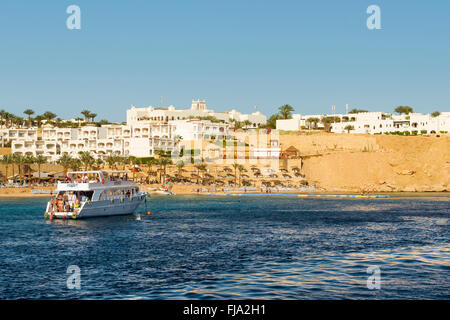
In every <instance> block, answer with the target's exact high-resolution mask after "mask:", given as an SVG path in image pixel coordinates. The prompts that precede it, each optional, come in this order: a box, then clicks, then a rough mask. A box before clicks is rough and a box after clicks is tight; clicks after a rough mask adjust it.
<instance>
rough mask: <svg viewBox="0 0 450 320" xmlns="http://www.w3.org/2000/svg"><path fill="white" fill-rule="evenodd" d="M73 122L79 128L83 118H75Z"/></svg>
mask: <svg viewBox="0 0 450 320" xmlns="http://www.w3.org/2000/svg"><path fill="white" fill-rule="evenodd" d="M75 121H77V123H78V126H79V127H80V126H81V121H83V118H80V117H77V118H75Z"/></svg>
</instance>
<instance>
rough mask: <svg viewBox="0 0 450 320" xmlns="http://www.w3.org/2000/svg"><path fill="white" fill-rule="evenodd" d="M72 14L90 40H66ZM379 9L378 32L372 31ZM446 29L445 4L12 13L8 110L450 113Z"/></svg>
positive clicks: (193, 0)
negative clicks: (372, 9)
mask: <svg viewBox="0 0 450 320" xmlns="http://www.w3.org/2000/svg"><path fill="white" fill-rule="evenodd" d="M71 4H76V5H79V6H80V8H81V27H82V29H81V30H68V29H67V28H66V19H67V17H68V16H69V15H68V14H67V13H66V8H67V7H68V6H69V5H71ZM371 4H377V5H379V6H380V7H381V24H382V30H374V31H370V30H368V29H367V27H366V19H367V17H368V15H367V14H366V8H367V7H368V6H369V5H371ZM449 15H450V1H448V0H434V1H407V0H396V1H392V0H390V1H380V0H371V1H365V0H345V1H336V0H328V1H324V0H315V1H312V0H311V1H301V0H292V1H283V0H277V1H274V0H273V1H265V0H259V1H256V0H252V1H250V0H224V1H215V0H205V1H203V0H201V1H198V0H183V1H175V0H170V1H162V0H158V1H100V0H96V1H94V0H89V1H87V0H83V1H64V0H54V1H24V0H2V1H1V3H0V58H1V59H0V108H3V109H6V110H7V111H9V112H13V113H16V114H22V112H23V110H24V109H26V108H29V107H30V108H32V109H34V110H35V111H36V112H38V113H41V112H44V111H47V110H49V111H53V112H55V113H57V114H58V116H60V117H62V118H71V117H75V116H79V113H78V112H79V111H81V110H82V108H84V107H86V108H88V109H90V110H91V111H93V112H96V113H97V114H98V115H99V116H98V117H97V120H100V119H104V118H106V119H108V120H114V121H124V120H125V110H126V109H127V108H129V106H130V105H131V104H134V105H136V106H138V107H143V106H148V105H153V106H159V105H160V96H163V97H164V104H165V105H168V104H173V105H174V106H175V107H177V108H187V107H189V106H190V102H191V99H193V98H201V99H206V100H207V105H208V107H209V108H214V109H215V110H217V111H224V110H229V109H231V108H236V109H238V110H240V111H242V112H251V111H253V106H254V105H255V104H256V105H257V106H258V108H259V110H260V111H262V112H263V113H265V114H266V115H268V116H269V115H270V114H272V113H274V112H276V109H277V108H278V106H280V105H282V104H286V103H289V104H291V105H292V106H294V108H295V111H296V112H297V113H303V114H306V113H326V112H331V105H332V104H334V105H336V106H337V109H336V111H337V112H344V111H345V104H346V103H349V104H350V107H358V108H365V109H368V110H371V111H392V110H393V108H394V107H395V106H398V105H410V106H412V107H413V108H414V109H415V111H417V112H432V111H434V110H440V111H450V99H449V98H450V19H449Z"/></svg>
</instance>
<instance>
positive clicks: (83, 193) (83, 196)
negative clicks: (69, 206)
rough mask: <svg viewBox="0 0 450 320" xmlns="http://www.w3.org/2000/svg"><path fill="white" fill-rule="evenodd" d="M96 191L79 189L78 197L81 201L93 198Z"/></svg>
mask: <svg viewBox="0 0 450 320" xmlns="http://www.w3.org/2000/svg"><path fill="white" fill-rule="evenodd" d="M93 194H94V191H77V198H78V199H79V200H81V201H83V199H84V200H92V195H93Z"/></svg>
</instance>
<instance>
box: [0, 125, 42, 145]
mask: <svg viewBox="0 0 450 320" xmlns="http://www.w3.org/2000/svg"><path fill="white" fill-rule="evenodd" d="M17 139H20V140H37V130H36V128H29V129H26V128H3V129H0V145H1V147H4V146H6V145H8V144H9V143H11V142H12V141H13V140H17Z"/></svg>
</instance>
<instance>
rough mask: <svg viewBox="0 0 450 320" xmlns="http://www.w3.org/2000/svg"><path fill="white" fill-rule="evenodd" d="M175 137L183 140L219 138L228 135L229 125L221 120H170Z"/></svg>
mask: <svg viewBox="0 0 450 320" xmlns="http://www.w3.org/2000/svg"><path fill="white" fill-rule="evenodd" d="M169 125H170V126H171V128H172V130H173V133H174V137H177V138H178V139H183V140H198V139H217V140H222V139H226V138H227V137H228V130H229V125H228V124H226V123H221V122H211V121H205V120H197V119H191V120H173V121H169Z"/></svg>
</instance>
